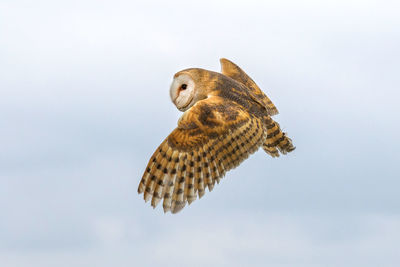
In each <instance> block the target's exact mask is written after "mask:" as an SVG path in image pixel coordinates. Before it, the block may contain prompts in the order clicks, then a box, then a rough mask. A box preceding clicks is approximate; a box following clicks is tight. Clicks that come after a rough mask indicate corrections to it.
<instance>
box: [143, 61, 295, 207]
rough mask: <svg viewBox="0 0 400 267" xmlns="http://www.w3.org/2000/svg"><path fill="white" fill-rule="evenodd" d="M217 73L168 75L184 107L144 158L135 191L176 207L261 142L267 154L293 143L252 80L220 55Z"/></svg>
mask: <svg viewBox="0 0 400 267" xmlns="http://www.w3.org/2000/svg"><path fill="white" fill-rule="evenodd" d="M220 62H221V67H222V71H221V73H217V72H213V71H209V70H205V69H199V68H191V69H185V70H182V71H179V72H178V73H176V74H175V75H174V77H173V81H172V84H171V87H170V96H171V100H172V102H173V103H174V104H175V106H176V107H177V108H178V109H179V110H180V111H182V112H184V113H183V115H182V116H181V118H180V119H179V121H178V126H177V127H176V128H175V129H174V130H173V131H172V133H171V134H170V135H169V136H168V137H167V138H166V139H165V140H164V141H163V142H162V143H161V145H160V146H159V147H158V148H157V150H156V151H155V152H154V154H153V155H152V157H151V158H150V160H149V163H148V164H147V167H146V170H145V171H144V174H143V177H142V179H141V181H140V183H139V188H138V193H139V194H141V193H144V194H143V196H144V200H145V201H146V202H147V201H148V200H150V199H151V205H152V206H153V208H155V207H156V206H157V204H158V203H159V202H160V201H161V200H163V208H164V212H168V211H171V212H172V213H177V212H179V211H180V210H182V209H183V208H184V207H185V205H186V203H188V204H190V203H192V202H193V201H194V200H195V199H196V198H197V196H198V197H199V198H201V197H202V196H203V195H204V194H205V192H206V188H207V187H208V191H210V192H211V191H212V190H213V188H214V185H215V182H217V183H219V182H220V179H221V178H223V176H224V175H225V173H226V172H227V171H229V170H231V169H233V168H235V167H237V166H238V165H239V164H240V163H241V162H243V161H244V160H245V159H247V157H248V156H249V155H250V154H252V153H254V152H255V151H257V150H258V149H259V148H260V147H262V148H263V149H264V151H265V152H266V153H267V154H269V155H271V156H272V157H278V156H279V154H280V153H281V154H286V153H287V152H291V151H293V150H294V149H295V147H294V146H293V144H292V140H291V139H290V138H289V137H288V136H287V135H286V134H285V133H284V132H282V130H281V128H280V127H279V124H278V123H277V122H275V121H274V120H273V119H272V118H271V116H273V115H276V114H278V110H277V108H276V107H275V105H274V104H273V103H272V102H271V100H270V99H269V98H268V97H267V96H266V95H265V94H264V93H263V92H262V91H261V90H260V88H259V87H258V86H257V85H256V83H255V82H254V81H253V80H252V79H251V78H250V77H249V76H248V75H247V74H246V73H245V72H244V71H243V70H242V69H240V68H239V67H238V66H237V65H235V64H234V63H233V62H231V61H229V60H227V59H224V58H222V59H221V60H220Z"/></svg>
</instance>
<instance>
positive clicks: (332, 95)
mask: <svg viewBox="0 0 400 267" xmlns="http://www.w3.org/2000/svg"><path fill="white" fill-rule="evenodd" d="M399 10H400V4H398V2H397V1H255V0H252V1H228V0H226V1H211V0H210V1H208V0H206V1H195V2H193V3H192V2H189V1H182V2H179V1H160V2H156V1H143V2H137V1H119V0H117V1H115V0H113V1H111V0H102V1H97V0H96V1H95V0H93V1H90V0H80V1H28V0H27V1H18V0H13V1H11V0H0V211H1V217H0V266H7V267H9V266H10V267H17V266H18V267H25V266H27V267H28V266H45V267H47V266H48V267H50V266H65V267H67V266H68V267H69V266H78V267H80V266H82V267H83V266H100V267H101V266H156V265H163V266H279V267H281V266H324V267H325V266H344V267H347V266H348V267H350V266H351V267H352V266H366V267H370V266H371V267H372V266H385V267H391V266H393V267H394V266H396V267H397V266H399V265H400V256H399V253H398V248H399V247H400V194H399V188H400V174H399V172H400V166H399V159H400V156H399V153H398V151H399V149H400V141H399V135H400V126H399V125H400V124H399V123H400V120H399V114H400V107H399V99H400V93H399V84H400V75H399V74H400V72H399V71H400V66H399V62H400V49H399V47H400V31H399V26H400V16H399ZM221 57H226V58H228V59H231V60H232V61H234V62H235V63H237V64H238V65H239V66H240V67H242V68H243V69H244V70H245V71H246V72H247V73H248V74H249V75H250V76H251V77H252V78H253V79H254V80H255V81H256V82H257V84H258V85H259V86H260V87H261V88H262V89H263V90H264V92H265V93H266V94H267V95H268V96H270V98H271V99H272V101H273V102H274V103H275V104H276V106H277V107H278V109H279V111H280V114H279V115H278V116H276V117H275V118H276V120H277V121H278V122H279V123H280V125H281V126H282V128H283V129H284V130H285V131H286V132H287V133H288V135H289V136H290V137H291V138H292V140H293V142H294V144H295V145H296V147H297V149H296V150H295V151H294V152H292V153H291V154H290V155H287V156H284V157H280V158H278V159H273V158H270V157H269V156H268V155H266V154H265V153H264V152H263V151H262V150H260V151H258V152H257V153H256V154H254V155H253V156H251V157H250V158H249V159H248V160H247V161H245V162H244V163H243V164H241V165H240V166H239V167H238V168H236V169H235V170H233V171H230V172H229V173H228V174H227V175H226V177H225V178H224V179H223V180H222V182H221V183H220V184H219V185H217V186H216V187H215V188H214V190H213V192H211V193H209V192H207V193H206V195H205V196H204V197H203V198H202V199H201V200H197V201H195V202H194V203H192V205H190V206H189V207H186V208H185V209H184V210H183V211H182V212H180V213H179V214H177V215H171V214H165V215H164V213H163V211H162V208H161V207H158V208H156V209H155V210H153V209H152V208H151V207H150V205H149V204H148V203H146V204H145V203H144V201H143V199H142V196H139V195H137V191H136V190H137V184H138V183H139V181H140V178H141V176H142V173H143V171H144V168H145V166H146V164H147V161H148V159H149V157H150V156H151V154H152V153H153V152H154V150H155V148H156V147H157V146H158V145H159V144H160V142H161V141H162V140H163V139H164V138H165V137H166V136H167V135H168V134H169V133H170V132H171V130H172V129H173V128H175V126H176V123H177V120H178V118H179V116H180V114H181V113H180V112H179V111H178V110H177V109H176V108H175V107H174V106H173V104H172V103H171V101H170V99H169V94H168V90H169V85H170V83H171V81H172V76H173V74H174V73H175V72H177V71H179V70H181V69H184V68H189V67H201V68H206V69H210V70H214V71H219V70H220V66H219V58H221ZM254 184H256V186H254Z"/></svg>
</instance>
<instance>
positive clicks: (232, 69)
mask: <svg viewBox="0 0 400 267" xmlns="http://www.w3.org/2000/svg"><path fill="white" fill-rule="evenodd" d="M220 62H221V68H222V70H221V73H222V74H224V75H225V76H228V77H230V78H232V79H234V80H236V81H238V82H240V83H242V84H244V85H245V86H246V87H247V88H249V89H250V91H249V92H250V94H251V96H252V98H253V99H254V100H255V101H256V102H258V103H260V104H261V105H262V106H264V107H265V109H266V110H267V113H268V115H271V116H273V115H276V114H278V109H277V108H276V107H275V105H274V103H272V101H271V100H270V99H269V98H268V97H267V96H266V95H265V94H264V93H263V92H262V91H261V89H260V88H259V87H258V86H257V84H256V83H255V82H254V81H253V80H252V79H251V78H250V77H249V76H248V75H247V74H246V73H245V72H244V71H243V70H242V69H241V68H239V67H238V66H237V65H236V64H235V63H233V62H232V61H229V60H227V59H226V58H221V59H220Z"/></svg>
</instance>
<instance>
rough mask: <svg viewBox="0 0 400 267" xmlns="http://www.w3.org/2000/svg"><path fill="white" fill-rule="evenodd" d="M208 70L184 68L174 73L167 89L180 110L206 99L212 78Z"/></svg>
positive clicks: (210, 89) (211, 85) (210, 88)
mask: <svg viewBox="0 0 400 267" xmlns="http://www.w3.org/2000/svg"><path fill="white" fill-rule="evenodd" d="M211 76H213V75H211V72H210V71H207V70H203V69H186V70H182V71H180V72H177V73H176V74H175V75H174V78H173V80H172V84H171V87H170V90H169V94H170V96H171V100H172V102H173V103H174V105H175V106H176V107H177V108H178V109H179V110H180V111H186V110H188V109H189V108H191V107H192V106H193V105H194V104H196V102H197V101H200V100H203V99H206V98H207V97H208V95H209V93H210V91H212V88H214V87H215V86H213V82H212V81H213V80H214V79H213V78H212V77H211Z"/></svg>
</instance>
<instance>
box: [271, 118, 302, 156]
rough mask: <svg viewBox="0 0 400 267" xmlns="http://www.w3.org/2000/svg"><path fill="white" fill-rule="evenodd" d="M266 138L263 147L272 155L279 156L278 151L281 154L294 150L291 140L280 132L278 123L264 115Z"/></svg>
mask: <svg viewBox="0 0 400 267" xmlns="http://www.w3.org/2000/svg"><path fill="white" fill-rule="evenodd" d="M265 124H266V128H267V138H266V139H265V141H264V144H263V149H264V151H265V152H267V154H269V155H270V156H272V157H274V158H275V157H279V152H280V153H281V154H283V155H285V154H287V153H288V152H291V151H293V150H295V148H296V147H295V146H294V145H293V143H292V140H291V139H290V138H289V137H288V136H287V135H286V133H284V132H282V130H281V128H280V126H279V124H278V123H277V122H276V121H274V120H273V119H272V118H271V117H270V116H268V117H266V119H265Z"/></svg>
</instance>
